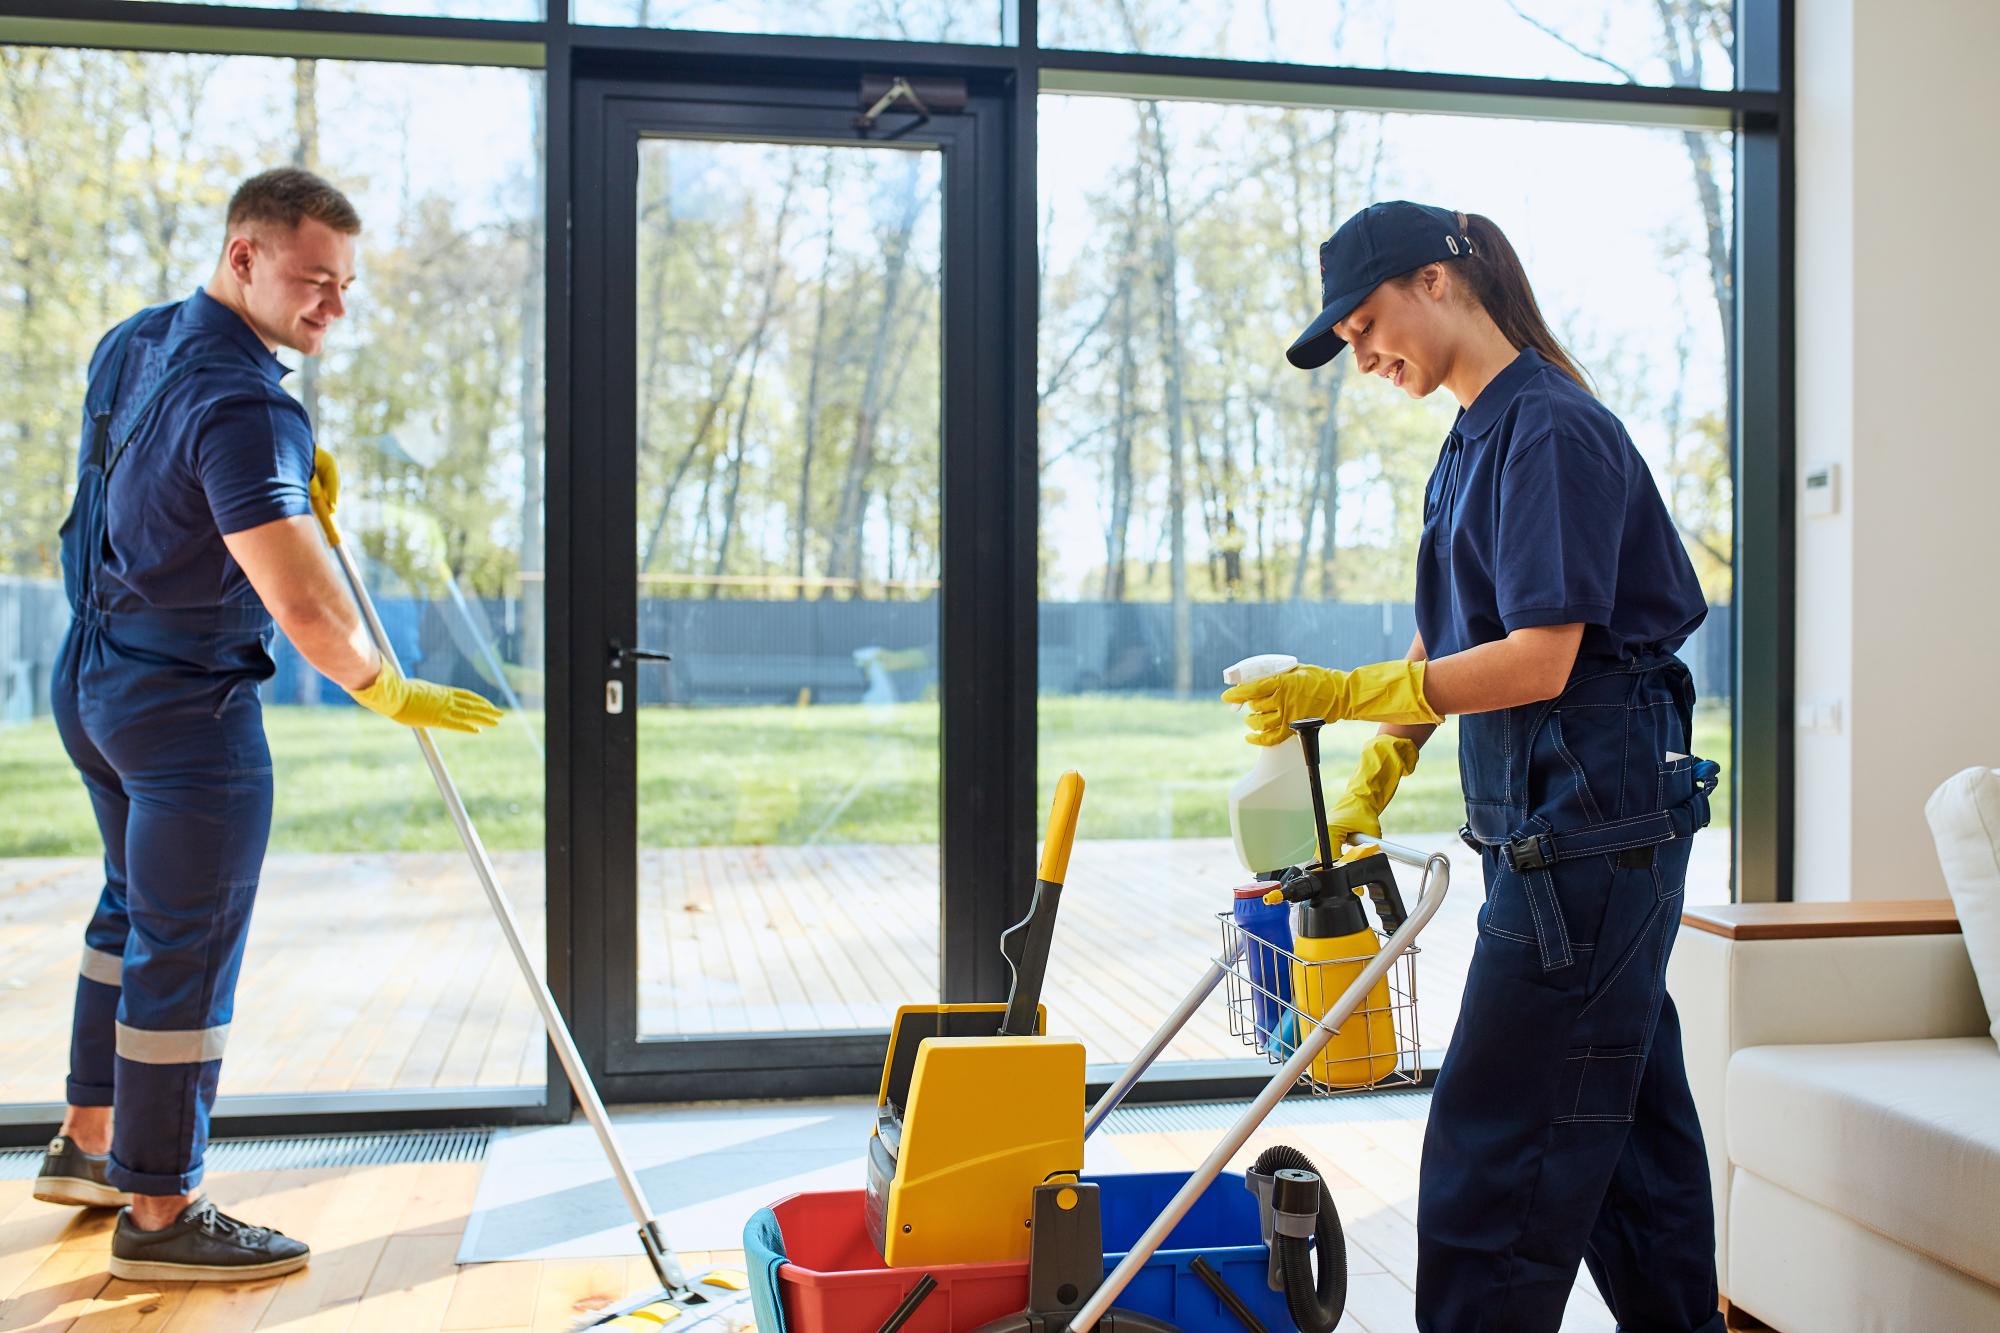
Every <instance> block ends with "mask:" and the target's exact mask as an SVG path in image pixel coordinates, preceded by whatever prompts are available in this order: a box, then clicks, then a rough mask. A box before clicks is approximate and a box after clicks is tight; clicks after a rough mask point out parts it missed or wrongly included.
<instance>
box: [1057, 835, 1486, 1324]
mask: <svg viewBox="0 0 2000 1333" xmlns="http://www.w3.org/2000/svg"><path fill="white" fill-rule="evenodd" d="M1349 842H1350V843H1352V844H1353V845H1356V846H1365V845H1367V844H1368V843H1370V842H1374V843H1375V845H1377V846H1379V847H1380V848H1381V849H1382V851H1383V852H1384V853H1385V854H1387V855H1388V857H1389V859H1390V860H1392V861H1396V862H1399V863H1401V864H1403V865H1406V866H1412V867H1415V866H1421V867H1423V871H1424V882H1423V889H1422V893H1421V896H1420V897H1419V898H1418V899H1417V905H1416V907H1415V909H1413V910H1412V911H1411V913H1410V915H1409V918H1408V919H1407V920H1406V921H1404V922H1403V924H1402V925H1401V926H1400V927H1398V928H1397V930H1396V932H1395V933H1394V934H1393V935H1391V936H1390V937H1389V939H1388V941H1387V942H1386V943H1385V944H1384V945H1383V946H1382V949H1381V952H1379V953H1377V954H1376V955H1375V957H1374V958H1373V959H1371V960H1369V962H1368V965H1367V966H1366V967H1364V968H1363V969H1362V970H1361V975H1360V976H1358V977H1356V978H1355V979H1354V981H1353V983H1352V984H1351V985H1349V986H1348V988H1347V990H1346V991H1345V992H1344V993H1343V994H1342V995H1341V997H1340V999H1339V1000H1338V1001H1336V1002H1335V1003H1334V1005H1333V1007H1332V1008H1331V1009H1329V1010H1327V1011H1326V1014H1325V1015H1324V1016H1323V1017H1322V1018H1321V1019H1320V1021H1319V1023H1318V1025H1317V1026H1316V1027H1315V1028H1314V1029H1313V1031H1312V1033H1311V1034H1310V1035H1309V1036H1306V1037H1305V1039H1304V1040H1302V1041H1301V1042H1300V1043H1299V1048H1298V1049H1297V1050H1296V1051H1294V1052H1293V1053H1292V1056H1291V1058H1290V1059H1289V1060H1287V1061H1286V1062H1285V1063H1284V1065H1283V1067H1281V1068H1280V1069H1279V1070H1278V1072H1277V1073H1275V1074H1273V1075H1272V1076H1271V1080H1270V1082H1268V1083H1266V1084H1265V1085H1264V1090H1263V1091H1262V1092H1260V1093H1258V1094H1257V1099H1256V1100H1255V1101H1253V1102H1251V1103H1250V1107H1249V1109H1248V1110H1246V1111H1245V1112H1244V1113H1243V1115H1242V1116H1241V1117H1240V1118H1239V1119H1238V1120H1237V1121H1236V1123H1235V1124H1233V1125H1231V1126H1230V1127H1229V1130H1228V1132H1226V1133H1225V1134H1224V1135H1223V1136H1222V1139H1221V1141H1220V1142H1218V1143H1217V1144H1216V1145H1215V1148H1214V1150H1213V1151H1212V1152H1210V1153H1209V1155H1208V1157H1207V1158H1206V1159H1204V1160H1203V1162H1202V1164H1201V1166H1200V1167H1199V1168H1198V1169H1196V1171H1195V1173H1194V1174H1193V1175H1191V1176H1189V1177H1188V1179H1187V1183H1186V1184H1184V1185H1182V1186H1181V1188H1180V1192H1179V1193H1178V1194H1176V1195H1174V1197H1173V1199H1172V1201H1171V1202H1169V1203H1168V1204H1167V1206H1166V1207H1165V1208H1164V1209H1162V1210H1161V1211H1160V1215H1159V1216H1158V1217H1156V1218H1154V1219H1153V1224H1152V1225H1151V1226H1149V1227H1147V1228H1146V1232H1145V1234H1144V1235H1142V1236H1140V1237H1139V1239H1138V1241H1137V1242H1136V1243H1135V1244H1134V1245H1133V1246H1132V1248H1131V1250H1130V1251H1129V1252H1127V1254H1126V1255H1125V1257H1124V1259H1122V1260H1120V1261H1119V1264H1118V1266H1117V1267H1116V1268H1114V1269H1112V1270H1111V1272H1110V1274H1109V1275H1107V1276H1106V1277H1105V1279H1104V1282H1103V1284H1102V1285H1101V1286H1099V1287H1098V1289H1097V1290H1096V1291H1095V1292H1093V1293H1092V1294H1091V1297H1090V1299H1089V1300H1087V1301H1085V1302H1084V1303H1083V1307H1082V1308H1081V1309H1079V1310H1078V1311H1077V1312H1076V1315H1075V1316H1074V1317H1073V1318H1072V1319H1071V1320H1070V1324H1069V1327H1070V1330H1071V1333H1088V1330H1090V1329H1092V1328H1095V1327H1096V1326H1097V1321H1098V1320H1099V1319H1101V1318H1103V1317H1104V1313H1105V1311H1107V1310H1109V1309H1110V1308H1111V1306H1112V1303H1113V1302H1115V1301H1116V1300H1117V1299H1118V1295H1119V1293H1120V1292H1122V1291H1124V1290H1125V1288H1126V1286H1127V1285H1128V1284H1129V1283H1130V1282H1131V1281H1132V1279H1133V1278H1134V1277H1135V1276H1137V1275H1138V1272H1139V1270H1140V1269H1141V1268H1143V1267H1144V1266H1145V1265H1146V1262H1147V1260H1149V1259H1151V1258H1152V1257H1153V1255H1154V1253H1155V1252H1156V1251H1157V1250H1158V1249H1159V1248H1160V1246H1161V1245H1162V1244H1163V1243H1165V1241H1166V1239H1167V1236H1168V1235H1169V1234H1170V1233H1171V1232H1172V1231H1173V1229H1174V1228H1175V1227H1176V1226H1178V1225H1180V1221H1181V1219H1182V1218H1183V1217H1186V1216H1187V1214H1188V1210H1189V1209H1190V1208H1192V1207H1194V1201H1195V1200H1196V1199H1199V1198H1200V1197H1201V1196H1202V1193H1203V1192H1204V1191H1205V1190H1207V1189H1208V1187H1209V1186H1210V1185H1212V1184H1214V1183H1215V1178H1216V1177H1217V1176H1219V1175H1221V1174H1222V1168H1223V1167H1225V1166H1227V1165H1228V1164H1229V1159H1230V1158H1232V1157H1234V1156H1235V1155H1236V1154H1237V1153H1238V1152H1239V1151H1240V1150H1241V1149H1242V1147H1243V1145H1244V1144H1245V1143H1247V1142H1248V1141H1249V1139H1250V1136H1251V1135H1252V1134H1253V1133H1255V1132H1256V1130H1257V1127H1258V1126H1259V1125H1261V1124H1263V1123H1264V1119H1265V1117H1266V1116H1268V1115H1270V1114H1271V1111H1272V1108H1274V1107H1276V1106H1277V1104H1278V1103H1279V1102H1280V1101H1282V1100H1283V1099H1284V1096H1285V1094H1286V1093H1288V1092H1290V1091H1291V1090H1292V1088H1293V1087H1294V1086H1295V1085H1296V1084H1297V1083H1298V1081H1299V1079H1300V1077H1301V1076H1303V1075H1304V1074H1305V1073H1306V1071H1307V1070H1309V1069H1311V1068H1312V1063H1313V1061H1314V1060H1315V1059H1317V1058H1318V1057H1319V1054H1320V1052H1321V1051H1324V1050H1325V1049H1326V1044H1327V1043H1328V1042H1329V1041H1331V1040H1332V1039H1333V1034H1334V1031H1335V1029H1337V1028H1338V1027H1340V1025H1341V1024H1342V1023H1345V1022H1346V1021H1347V1020H1348V1019H1349V1018H1350V1017H1352V1016H1353V1014H1354V1011H1355V1010H1356V1009H1357V1008H1359V1007H1360V1005H1361V1002H1362V1000H1363V999H1365V998H1366V997H1367V995H1368V992H1369V991H1370V990H1371V989H1373V988H1374V986H1375V983H1376V982H1378V981H1380V980H1381V979H1382V978H1383V977H1384V976H1386V975H1387V974H1388V971H1389V969H1390V967H1392V966H1393V965H1394V964H1395V962H1396V960H1397V959H1398V958H1400V957H1402V956H1403V954H1405V953H1406V952H1408V951H1409V949H1410V946H1411V945H1413V944H1415V943H1416V939H1417V936H1418V935H1419V934H1420V933H1421V932H1422V931H1423V928H1424V927H1425V926H1426V925H1428V924H1430V919H1431V918H1432V917H1434V916H1436V915H1437V912H1438V908H1439V907H1441V906H1443V905H1444V896H1445V893H1446V891H1447V890H1449V889H1450V887H1451V860H1450V858H1449V857H1447V856H1446V855H1445V854H1444V853H1443V852H1430V853H1425V852H1419V851H1417V850H1416V849H1415V848H1412V847H1405V846H1403V845H1402V844H1401V843H1394V842H1389V841H1386V840H1376V839H1368V838H1350V839H1349ZM1237 952H1238V954H1239V955H1240V953H1241V949H1240V947H1239V949H1238V951H1237ZM1235 962H1236V960H1235V959H1234V958H1232V959H1229V960H1227V961H1226V962H1225V960H1223V959H1220V958H1217V959H1216V960H1214V961H1213V962H1212V963H1210V965H1209V969H1208V971H1207V973H1206V974H1204V975H1203V977H1202V979H1201V981H1200V982H1198V983H1196V986H1195V989H1194V990H1193V991H1190V992H1189V994H1188V997H1187V998H1186V999H1184V1000H1183V1001H1181V1004H1180V1005H1179V1007H1177V1008H1176V1009H1175V1010H1174V1012H1173V1014H1172V1015H1171V1016H1170V1017H1169V1019H1168V1021H1167V1023H1166V1024H1164V1025H1162V1027H1161V1028H1160V1030H1159V1031H1157V1032H1155V1033H1154V1034H1153V1036H1152V1038H1151V1039H1150V1040H1148V1041H1147V1043H1146V1045H1145V1048H1144V1049H1143V1050H1141V1051H1140V1053H1139V1057H1138V1058H1137V1059H1135V1060H1134V1061H1133V1062H1132V1065H1131V1067H1129V1068H1128V1069H1127V1070H1126V1071H1125V1073H1124V1074H1123V1075H1121V1076H1120V1077H1119V1079H1118V1081H1117V1082H1116V1083H1114V1084H1112V1085H1111V1087H1110V1088H1108V1089H1106V1090H1105V1093H1104V1095H1103V1096H1102V1097H1100V1098H1098V1101H1097V1105H1096V1106H1093V1107H1092V1108H1091V1110H1090V1116H1089V1118H1088V1119H1087V1120H1086V1121H1085V1122H1084V1132H1085V1133H1086V1134H1088V1133H1089V1132H1090V1131H1092V1130H1095V1129H1096V1128H1097V1127H1098V1126H1099V1125H1100V1124H1102V1123H1103V1122H1104V1118H1105V1117H1106V1116H1108V1115H1109V1114H1110V1113H1111V1111H1112V1110H1113V1109H1114V1108H1115V1107H1116V1106H1117V1105H1118V1102H1119V1101H1120V1100H1122V1099H1123V1098H1124V1096H1125V1094H1126V1093H1127V1092H1129V1091H1130V1090H1131V1088H1132V1085H1133V1084H1135V1083H1137V1082H1138V1081H1139V1077H1140V1075H1142V1074H1144V1073H1145V1072H1146V1066H1148V1065H1150V1064H1151V1063H1152V1062H1153V1060H1154V1059H1156V1058H1157V1057H1158V1055H1159V1053H1160V1052H1161V1051H1162V1050H1164V1049H1165V1048H1166V1045H1167V1043H1168V1042H1170V1041H1172V1040H1173V1039H1174V1036H1175V1035H1176V1034H1177V1033H1178V1032H1179V1031H1180V1029H1181V1027H1182V1025H1184V1024H1185V1023H1186V1022H1187V1019H1188V1016H1189V1015H1191V1014H1193V1012H1194V1011H1195V1009H1196V1008H1198V1007H1199V1006H1200V1004H1201V1001H1202V1000H1203V999H1204V998H1206V997H1207V995H1208V993H1209V992H1210V991H1212V990H1214V989H1215V986H1216V983H1217V982H1218V981H1220V980H1221V979H1222V975H1223V973H1224V972H1226V971H1228V970H1229V968H1230V967H1232V966H1234V965H1235Z"/></svg>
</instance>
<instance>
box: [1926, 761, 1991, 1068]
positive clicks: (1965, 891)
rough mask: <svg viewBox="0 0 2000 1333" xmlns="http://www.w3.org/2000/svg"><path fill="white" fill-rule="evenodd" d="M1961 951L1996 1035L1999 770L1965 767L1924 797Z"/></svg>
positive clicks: (1927, 817)
mask: <svg viewBox="0 0 2000 1333" xmlns="http://www.w3.org/2000/svg"><path fill="white" fill-rule="evenodd" d="M1924 817H1925V818H1926V819H1928V820H1930V825H1931V838H1932V839H1933V841H1935V842H1936V843H1937V854H1938V864H1939V866H1940V867H1941V868H1942V869H1943V870H1944V883H1945V887H1946V888H1947V889H1948V890H1950V892H1951V905H1952V906H1953V907H1954V908H1956V909H1957V911H1958V924H1959V927H1960V929H1962V930H1964V931H1965V951H1966V952H1967V953H1969V954H1971V955H1972V972H1973V975H1974V976H1977V977H1978V978H1979V993H1980V995H1981V996H1982V997H1983V998H1984V999H1985V1001H1986V1016H1987V1017H1988V1018H1989V1019H1990V1020H1991V1021H1992V1024H1993V1026H1992V1029H1991V1030H1992V1033H1993V1037H1994V1040H1996V1041H2000V772H1996V771H1995V770H1993V769H1990V768H1968V769H1966V770H1965V771H1964V772H1962V773H1958V774H1955V775H1953V776H1952V777H1949V778H1946V779H1945V780H1944V782H1943V783H1942V784H1941V785H1940V786H1939V787H1938V789H1937V790H1936V791H1934V792H1932V793H1931V798H1930V800H1928V801H1926V802H1925V803H1924Z"/></svg>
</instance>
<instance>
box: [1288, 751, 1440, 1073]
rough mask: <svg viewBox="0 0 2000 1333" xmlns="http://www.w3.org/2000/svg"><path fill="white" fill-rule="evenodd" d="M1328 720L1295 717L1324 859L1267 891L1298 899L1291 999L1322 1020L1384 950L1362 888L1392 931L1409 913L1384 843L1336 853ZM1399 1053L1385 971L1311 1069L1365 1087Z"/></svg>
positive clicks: (1291, 872) (1390, 1070)
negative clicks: (1324, 734)
mask: <svg viewBox="0 0 2000 1333" xmlns="http://www.w3.org/2000/svg"><path fill="white" fill-rule="evenodd" d="M1325 725H1326V723H1325V722H1324V721H1323V720H1322V719H1320V718H1316V717H1309V718H1300V719H1299V720H1298V721H1296V722H1294V723H1292V730H1293V731H1295V732H1297V733H1298V737H1299V746H1300V749H1301V750H1302V751H1303V752H1304V757H1305V764H1306V776H1307V779H1308V781H1309V782H1310V784H1311V787H1312V803H1313V817H1314V820H1315V822H1316V824H1317V826H1318V828H1319V859H1318V860H1317V861H1315V862H1313V863H1312V864H1311V865H1304V866H1296V867H1294V868H1293V869H1291V870H1289V871H1287V872H1286V874H1285V878H1284V879H1283V880H1282V881H1280V883H1279V885H1278V887H1276V888H1274V889H1272V890H1271V891H1270V892H1269V893H1267V894H1265V895H1264V901H1265V902H1267V903H1277V902H1292V903H1296V904H1298V906H1297V907H1296V908H1295V909H1294V919H1293V921H1292V953H1293V962H1292V1004H1293V1005H1294V1006H1295V1007H1296V1008H1297V1009H1298V1010H1299V1012H1300V1013H1301V1014H1302V1015H1304V1016H1305V1017H1308V1018H1311V1019H1313V1020H1315V1021H1317V1020H1319V1019H1320V1018H1322V1017H1324V1016H1325V1014H1326V1012H1327V1011H1328V1010H1329V1009H1332V1008H1333V1006H1334V1005H1335V1003H1337V1002H1338V1001H1339V999H1340V997H1341V996H1342V995H1344V994H1346V993H1347V988H1348V987H1349V986H1350V985H1352V984H1353V983H1354V979H1355V978H1356V977H1358V976H1360V975H1361V972H1362V969H1363V968H1365V967H1367V966H1368V964H1369V962H1370V961H1371V960H1372V959H1373V958H1374V957H1375V955H1376V954H1377V953H1378V952H1380V950H1381V947H1382V946H1381V941H1380V940H1379V939H1378V938H1377V936H1376V934H1375V931H1374V928H1373V927H1371V926H1370V925H1369V924H1368V914H1367V912H1366V911H1365V910H1364V909H1363V908H1362V906H1361V898H1360V894H1361V893H1362V891H1363V890H1364V889H1365V890H1366V891H1367V892H1368V893H1369V894H1370V895H1371V896H1372V897H1373V898H1374V901H1375V908H1376V913H1377V915H1379V916H1380V917H1381V918H1382V928H1383V930H1384V931H1385V932H1388V933H1391V934H1393V933H1394V932H1395V930H1396V928H1397V927H1398V926H1400V925H1402V923H1403V917H1404V916H1405V913H1404V911H1403V902H1402V894H1401V892H1400V891H1399V890H1398V889H1397V887H1396V878H1395V874H1394V872H1393V870H1392V869H1391V868H1390V865H1389V859H1388V858H1387V857H1386V856H1383V855H1382V854H1381V852H1380V849H1378V848H1375V847H1361V848H1356V849H1355V850H1354V851H1353V852H1351V853H1350V854H1349V855H1347V856H1346V857H1345V858H1343V859H1341V860H1338V861H1336V860H1335V859H1334V856H1333V840H1332V837H1331V835H1330V834H1329V833H1328V831H1327V826H1326V794H1325V792H1324V790H1323V789H1322V788H1321V786H1320V777H1319V732H1320V728H1321V727H1323V726H1325ZM1398 1057H1399V1053H1398V1050H1397V1043H1396V1027H1395V1022H1394V1019H1393V1015H1392V1014H1391V1012H1390V1000H1389V978H1388V975H1387V974H1386V973H1385V974H1383V975H1382V976H1381V977H1380V978H1378V979H1377V980H1376V982H1375V984H1374V986H1372V987H1370V988H1369V991H1368V997H1367V1000H1366V1002H1365V1003H1364V1004H1362V1006H1361V1007H1360V1008H1358V1009H1356V1010H1355V1011H1354V1013H1353V1014H1352V1015H1351V1016H1350V1017H1349V1018H1348V1020H1347V1021H1346V1022H1345V1023H1342V1024H1341V1025H1340V1028H1339V1030H1338V1031H1337V1032H1335V1033H1334V1035H1333V1038H1332V1039H1331V1040H1330V1041H1328V1042H1327V1044H1326V1049H1325V1050H1323V1051H1321V1052H1320V1054H1319V1055H1318V1056H1317V1057H1315V1058H1314V1060H1313V1062H1312V1077H1313V1078H1314V1079H1316V1080H1317V1081H1319V1082H1321V1083H1324V1084H1326V1085H1328V1086H1329V1087H1336V1088H1352V1087H1365V1086H1366V1085H1368V1084H1370V1083H1377V1082H1380V1081H1381V1080H1382V1079H1384V1078H1386V1077H1388V1076H1389V1075H1390V1074H1392V1073H1394V1072H1395V1069H1396V1064H1397V1060H1398Z"/></svg>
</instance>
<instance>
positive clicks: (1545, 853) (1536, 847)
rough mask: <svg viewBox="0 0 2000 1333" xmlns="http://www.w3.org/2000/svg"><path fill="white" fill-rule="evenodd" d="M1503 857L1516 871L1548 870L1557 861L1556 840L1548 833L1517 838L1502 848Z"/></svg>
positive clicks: (1501, 854)
mask: <svg viewBox="0 0 2000 1333" xmlns="http://www.w3.org/2000/svg"><path fill="white" fill-rule="evenodd" d="M1500 856H1501V859H1503V860H1504V861H1506V862H1507V864H1508V866H1509V867H1510V868H1512V869H1513V870H1514V871H1515V872H1517V873H1518V872H1521V871H1527V870H1547V869H1548V868H1549V867H1550V866H1552V865H1554V864H1555V863H1556V844H1555V840H1554V839H1553V838H1551V837H1549V835H1548V834H1546V833H1535V834H1530V835H1529V836H1528V837H1525V838H1516V839H1515V840H1514V841H1512V842H1510V843H1506V844H1504V845H1502V847H1501V848H1500Z"/></svg>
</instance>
